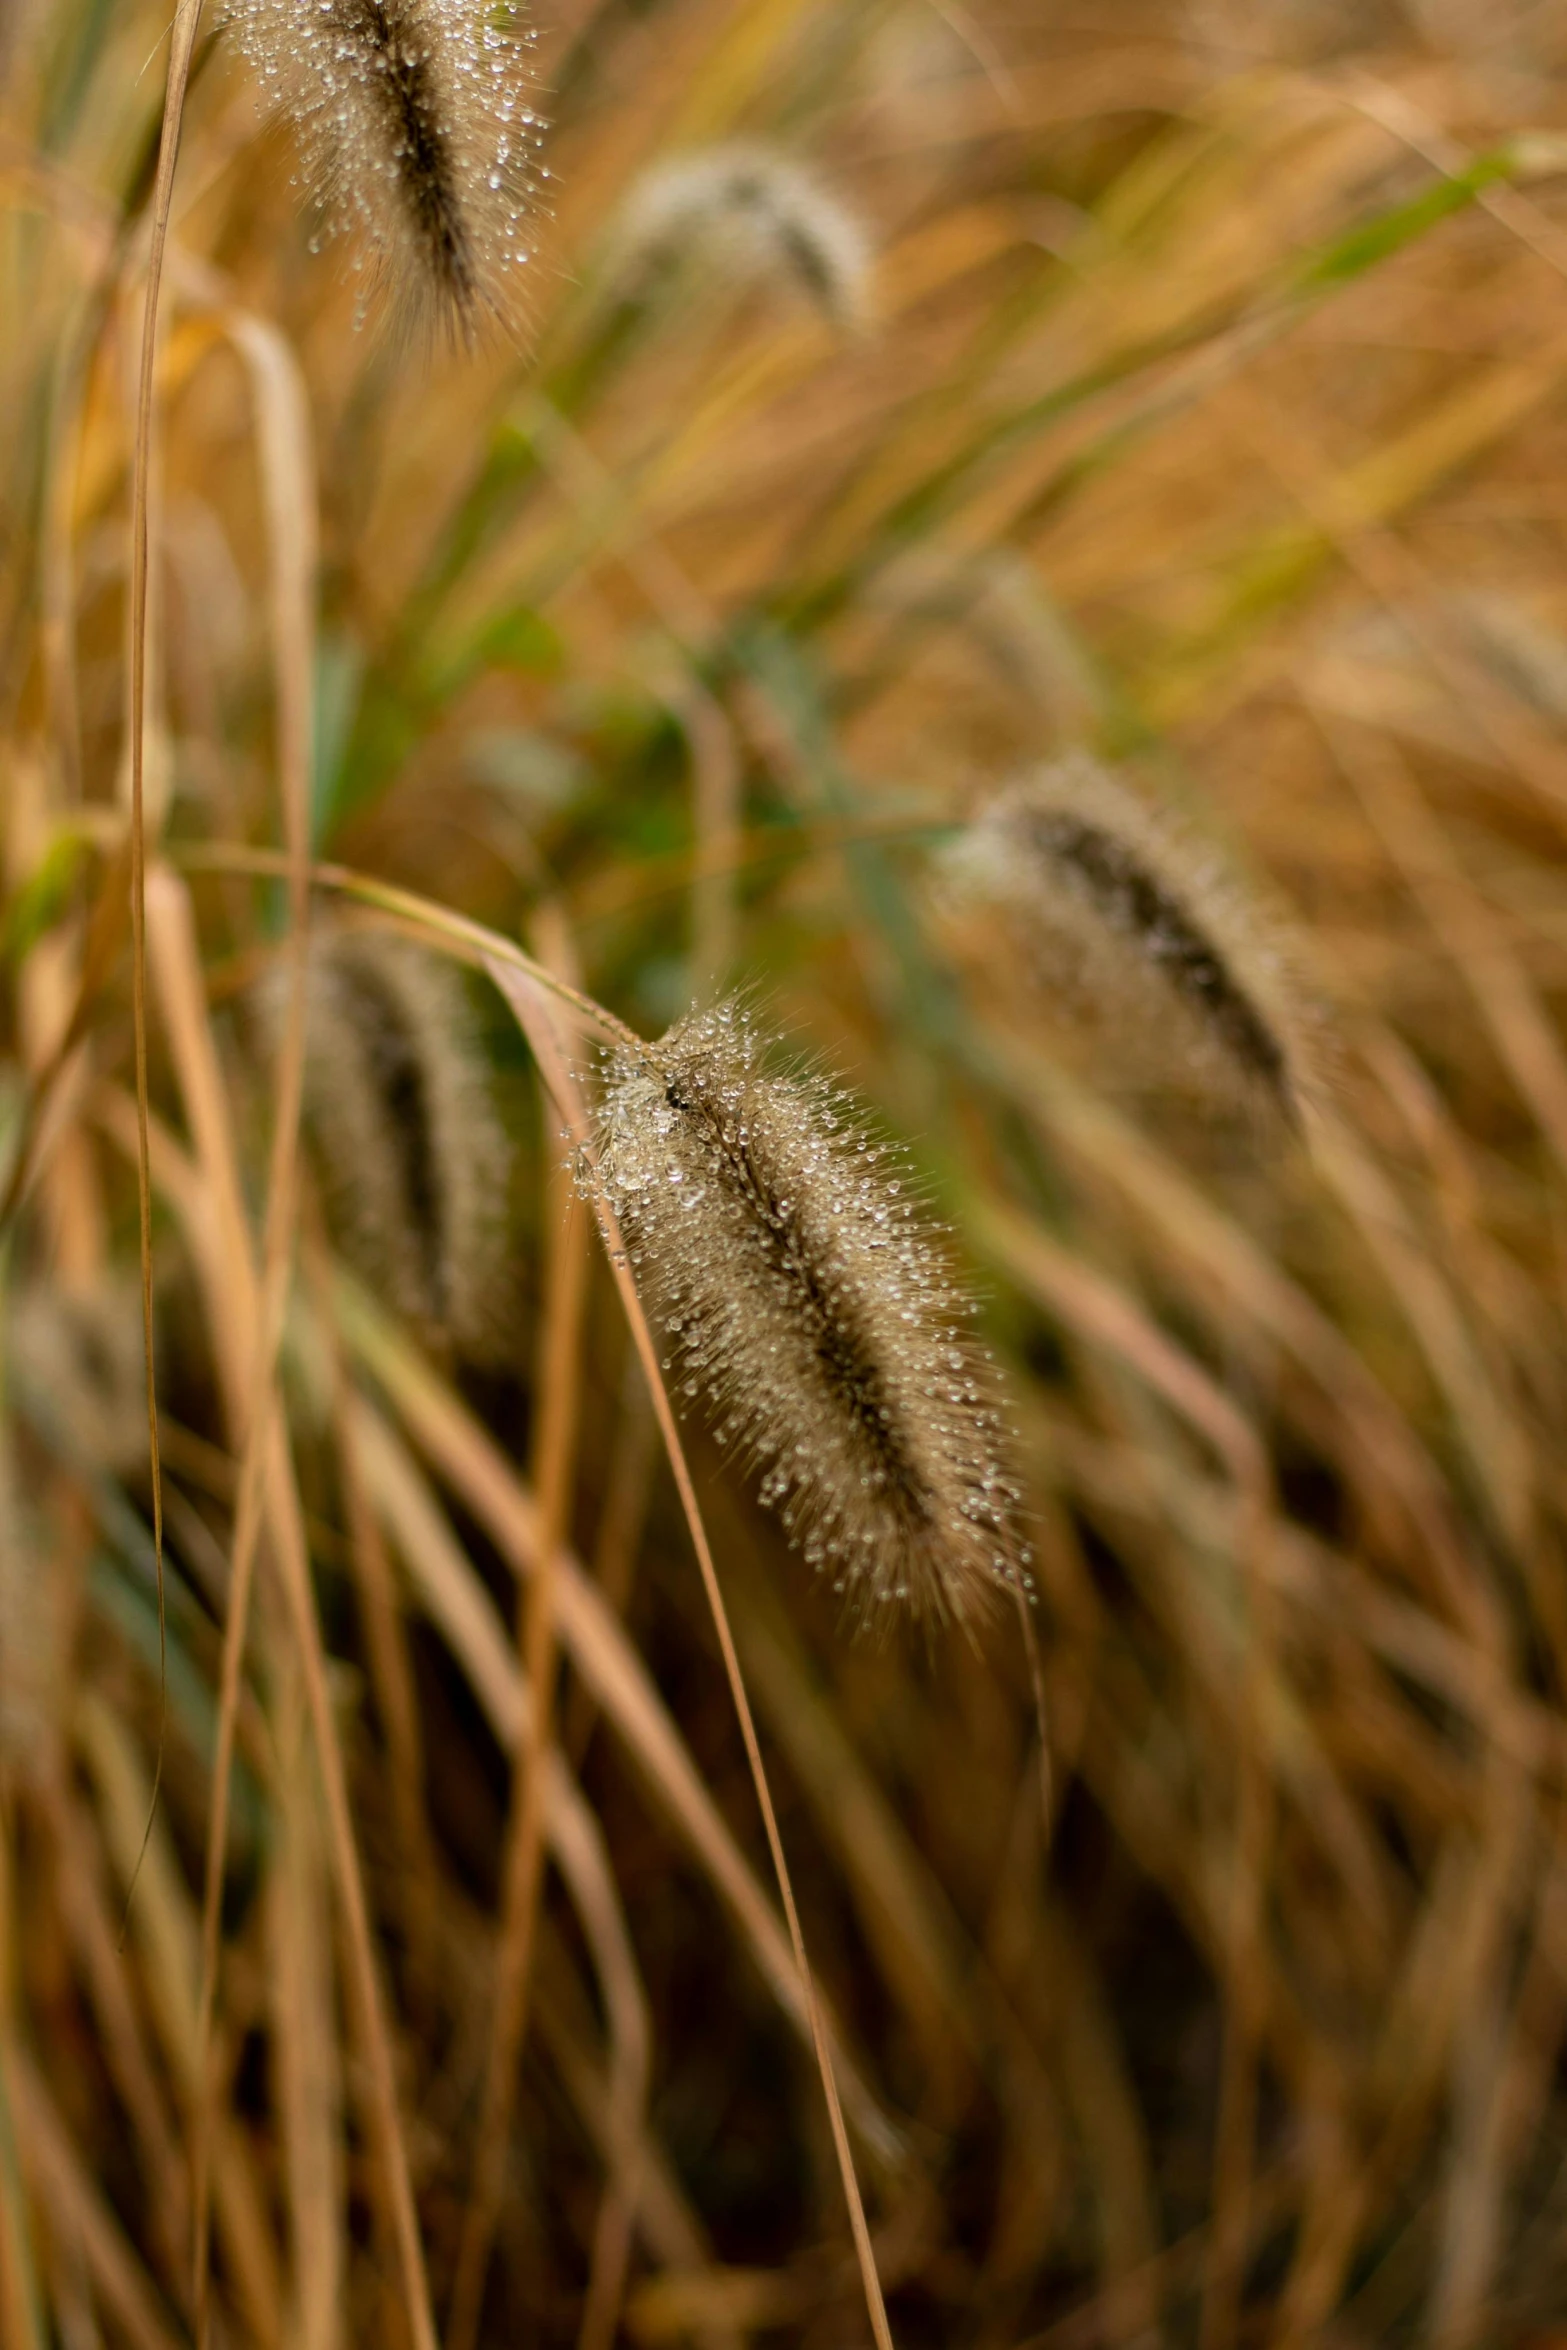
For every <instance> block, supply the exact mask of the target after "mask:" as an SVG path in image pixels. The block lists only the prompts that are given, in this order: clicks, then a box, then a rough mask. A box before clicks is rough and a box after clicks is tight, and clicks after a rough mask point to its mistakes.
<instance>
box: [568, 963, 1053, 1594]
mask: <svg viewBox="0 0 1567 2350" xmlns="http://www.w3.org/2000/svg"><path fill="white" fill-rule="evenodd" d="M598 1179H599V1181H600V1182H601V1183H602V1185H603V1187H604V1190H605V1193H606V1195H607V1196H608V1198H609V1200H610V1202H611V1204H612V1205H613V1207H614V1209H615V1212H616V1215H617V1217H618V1218H619V1220H620V1223H621V1226H622V1229H623V1231H624V1233H625V1237H626V1244H627V1248H628V1251H629V1253H630V1255H631V1259H632V1262H633V1265H634V1266H635V1267H636V1268H637V1271H638V1276H639V1280H640V1281H641V1282H642V1284H643V1285H645V1287H646V1288H647V1290H648V1291H649V1293H650V1296H651V1300H652V1303H653V1305H654V1308H655V1311H656V1312H657V1314H658V1315H659V1318H660V1319H661V1320H662V1322H663V1325H664V1327H665V1329H666V1330H667V1331H668V1332H669V1334H670V1336H671V1337H672V1338H673V1340H674V1341H675V1344H674V1348H673V1353H672V1357H671V1360H672V1364H673V1366H674V1369H675V1373H676V1381H675V1385H676V1393H677V1396H678V1397H679V1399H680V1400H681V1401H683V1402H696V1401H699V1400H700V1401H704V1402H705V1403H706V1405H707V1408H708V1411H709V1414H710V1417H711V1422H712V1427H713V1433H714V1435H715V1438H716V1439H717V1441H718V1442H719V1443H720V1444H721V1445H723V1446H725V1447H726V1448H727V1449H729V1450H731V1451H733V1452H736V1453H738V1454H739V1456H740V1457H741V1459H742V1461H743V1462H744V1463H745V1464H746V1466H747V1467H749V1468H751V1469H754V1470H755V1472H756V1473H757V1474H758V1476H759V1480H760V1494H761V1498H762V1500H763V1501H764V1502H765V1503H766V1504H767V1505H768V1507H769V1508H771V1509H773V1510H775V1511H776V1512H777V1514H778V1517H779V1519H780V1522H781V1523H782V1525H783V1526H784V1528H785V1530H786V1532H787V1533H788V1535H789V1538H790V1540H791V1541H792V1542H794V1543H795V1544H796V1545H797V1547H798V1548H799V1549H800V1550H801V1551H802V1552H803V1554H804V1556H805V1558H806V1559H807V1561H808V1562H809V1563H810V1565H811V1566H812V1567H814V1568H815V1569H817V1570H818V1571H819V1572H821V1573H823V1574H826V1575H828V1576H829V1577H830V1578H831V1580H832V1582H833V1584H834V1587H835V1588H837V1589H839V1590H841V1591H842V1593H843V1594H844V1597H845V1599H846V1601H847V1603H848V1606H849V1609H850V1611H851V1612H852V1613H853V1614H854V1615H855V1616H857V1617H858V1618H860V1619H861V1620H869V1619H873V1618H875V1617H876V1616H878V1615H879V1614H881V1613H883V1612H884V1611H886V1610H889V1609H891V1608H892V1607H894V1606H903V1607H905V1608H907V1609H908V1610H909V1611H910V1612H912V1613H913V1614H915V1615H917V1616H924V1617H929V1618H934V1619H938V1620H939V1619H946V1618H958V1619H961V1618H964V1617H971V1616H973V1615H974V1614H976V1613H977V1612H979V1610H980V1609H981V1608H982V1606H983V1605H984V1603H985V1601H986V1600H987V1598H989V1597H990V1596H991V1595H992V1594H993V1593H994V1591H995V1589H996V1588H997V1587H998V1586H999V1585H1003V1584H1005V1583H1008V1582H1012V1581H1017V1580H1019V1579H1021V1578H1022V1577H1023V1575H1024V1570H1025V1564H1026V1561H1025V1555H1024V1553H1023V1552H1022V1550H1021V1549H1020V1547H1019V1545H1018V1542H1017V1539H1016V1534H1015V1531H1014V1520H1015V1514H1016V1509H1017V1501H1018V1496H1017V1490H1016V1487H1015V1486H1014V1484H1013V1482H1012V1480H1011V1478H1010V1476H1009V1475H1008V1473H1007V1470H1006V1468H1005V1466H1004V1457H1003V1456H1004V1450H1005V1444H1004V1438H1005V1431H1004V1427H1003V1422H1002V1415H1001V1411H1000V1407H999V1403H998V1400H997V1396H996V1391H995V1384H994V1378H993V1374H992V1370H991V1366H990V1364H989V1361H988V1359H987V1357H986V1356H985V1355H984V1353H983V1351H982V1350H981V1349H980V1348H979V1347H978V1346H977V1345H976V1343H975V1341H974V1339H973V1338H972V1336H971V1334H970V1332H969V1329H968V1324H969V1323H970V1321H971V1319H972V1307H971V1304H970V1301H969V1300H968V1298H967V1297H965V1296H964V1295H963V1293H962V1292H961V1291H960V1289H959V1288H958V1286H957V1284H956V1282H955V1281H954V1278H953V1275H952V1272H951V1269H950V1267H949V1265H948V1262H947V1258H946V1253H945V1249H944V1247H943V1245H942V1240H941V1236H940V1235H939V1234H938V1233H937V1232H936V1231H935V1230H934V1229H933V1227H932V1226H931V1225H930V1223H929V1222H928V1220H927V1219H926V1218H925V1216H924V1215H923V1214H922V1213H921V1211H920V1209H919V1206H918V1204H917V1201H916V1199H915V1198H914V1196H913V1186H912V1184H911V1181H910V1177H909V1172H908V1168H907V1165H906V1163H905V1162H904V1160H903V1158H902V1157H901V1155H900V1153H899V1152H898V1151H897V1150H896V1149H894V1148H893V1147H892V1146H891V1145H889V1144H887V1143H884V1142H881V1141H879V1140H877V1139H876V1138H874V1137H873V1136H872V1135H871V1134H870V1133H869V1132H868V1130H867V1128H866V1125H865V1121H864V1119H863V1117H862V1115H861V1114H860V1113H859V1111H858V1110H857V1109H856V1107H855V1106H854V1105H853V1104H852V1103H851V1102H850V1101H849V1100H848V1098H847V1097H846V1096H845V1095H843V1094H842V1093H840V1092H838V1091H837V1090H836V1089H835V1088H834V1087H832V1086H831V1085H830V1084H828V1083H826V1082H825V1081H824V1080H823V1079H821V1078H820V1077H817V1076H814V1075H810V1074H804V1073H801V1072H799V1071H791V1072H779V1071H775V1070H774V1069H772V1068H771V1067H770V1066H769V1065H768V1064H767V1062H766V1059H765V1057H764V1052H763V1044H762V1039H761V1038H760V1036H759V1034H758V1032H757V1030H756V1028H755V1026H754V1023H753V1021H752V1018H751V1016H750V1014H749V1012H748V1011H747V1010H746V1009H745V1007H744V1006H743V1005H740V1004H737V1003H735V1002H732V1001H730V1002H725V1003H722V1004H719V1005H718V1006H717V1007H716V1008H714V1009H713V1010H711V1011H707V1012H702V1013H693V1014H692V1015H690V1016H689V1017H688V1018H686V1019H685V1020H682V1021H681V1022H680V1023H679V1024H678V1025H677V1026H676V1027H674V1028H673V1029H671V1030H670V1031H669V1033H668V1035H667V1036H665V1037H664V1038H662V1039H661V1041H660V1042H659V1043H658V1044H656V1045H652V1046H648V1047H645V1048H642V1049H641V1050H638V1051H632V1050H630V1049H626V1050H624V1051H621V1052H619V1053H617V1054H616V1055H615V1056H614V1057H613V1058H612V1060H611V1061H610V1063H609V1067H608V1073H607V1080H606V1084H605V1088H604V1097H603V1106H602V1113H601V1120H600V1149H599V1158H598Z"/></svg>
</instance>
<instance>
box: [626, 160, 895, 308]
mask: <svg viewBox="0 0 1567 2350" xmlns="http://www.w3.org/2000/svg"><path fill="white" fill-rule="evenodd" d="M686 271H690V272H691V273H692V274H694V275H695V274H700V275H701V276H702V277H703V278H704V279H705V280H707V281H709V282H711V281H715V280H716V281H718V282H719V283H722V284H727V285H731V286H735V287H742V286H750V285H762V286H767V287H773V288H777V289H778V290H780V291H782V292H784V293H787V294H790V295H792V296H793V297H794V298H795V299H796V300H802V301H804V302H805V303H806V304H807V305H808V306H809V307H810V308H811V309H813V310H816V311H819V312H820V313H821V315H822V316H823V317H824V318H826V320H827V321H828V323H829V324H830V325H832V326H834V327H837V328H838V329H840V330H841V331H842V330H849V329H854V328H857V327H861V326H863V325H864V324H865V322H866V318H867V315H868V310H869V300H868V295H869V286H870V274H871V248H870V240H869V239H868V237H867V236H866V233H865V230H864V229H863V227H862V226H861V224H860V222H859V221H858V220H857V219H856V218H855V216H854V214H853V213H852V212H850V211H849V210H848V208H847V207H846V206H845V205H844V204H843V203H842V201H841V200H840V199H839V198H838V197H837V196H835V195H834V194H833V193H832V192H831V191H830V190H829V189H828V188H826V187H825V186H824V185H823V184H822V182H821V181H820V180H819V179H817V178H816V176H815V175H814V174H813V173H812V172H809V171H807V170H805V169H804V168H803V167H802V166H801V165H800V164H798V163H793V162H791V161H789V159H788V158H787V157H785V156H783V155H780V154H777V153H775V152H774V150H773V149H771V148H769V147H764V146H750V145H740V144H736V145H726V146H722V147H713V148H710V149H708V150H706V151H705V152H702V153H697V154H692V155H683V156H679V157H677V158H676V159H675V160H674V161H672V162H668V163H662V164H659V165H657V166H656V167H655V168H654V169H653V170H651V171H649V172H647V173H645V174H644V175H643V177H642V178H641V179H640V180H639V181H638V182H637V184H636V186H635V187H634V188H633V190H632V192H631V196H630V198H629V200H628V202H627V204H626V207H625V210H624V213H623V215H622V218H621V223H620V229H619V234H618V237H617V238H616V240H615V252H614V274H615V277H616V279H617V281H618V283H619V285H620V286H621V287H622V289H623V290H625V291H626V292H628V293H630V294H632V295H634V296H637V297H645V296H646V295H648V294H650V293H651V292H652V291H653V290H654V288H655V287H656V286H657V285H658V284H659V283H660V282H661V281H665V280H667V279H669V278H670V277H672V276H674V275H675V274H676V273H683V272H686Z"/></svg>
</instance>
